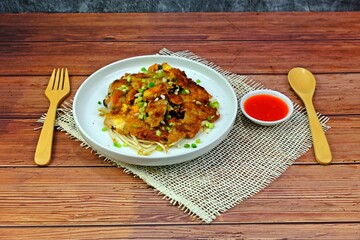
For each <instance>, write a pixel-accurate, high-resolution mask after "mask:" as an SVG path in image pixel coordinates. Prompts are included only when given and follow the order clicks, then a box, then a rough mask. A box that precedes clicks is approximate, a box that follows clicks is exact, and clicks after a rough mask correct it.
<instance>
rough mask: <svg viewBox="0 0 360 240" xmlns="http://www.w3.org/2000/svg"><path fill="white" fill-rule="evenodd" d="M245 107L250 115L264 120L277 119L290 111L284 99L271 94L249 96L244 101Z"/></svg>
mask: <svg viewBox="0 0 360 240" xmlns="http://www.w3.org/2000/svg"><path fill="white" fill-rule="evenodd" d="M244 109H245V111H246V113H247V114H248V115H250V116H251V117H253V118H256V119H258V120H262V121H277V120H280V119H282V118H284V117H285V116H286V115H287V114H288V112H289V108H288V106H287V105H286V103H285V102H284V101H283V100H282V99H280V98H278V97H275V96H272V95H269V94H259V95H254V96H251V97H249V98H248V99H247V100H246V101H245V103H244Z"/></svg>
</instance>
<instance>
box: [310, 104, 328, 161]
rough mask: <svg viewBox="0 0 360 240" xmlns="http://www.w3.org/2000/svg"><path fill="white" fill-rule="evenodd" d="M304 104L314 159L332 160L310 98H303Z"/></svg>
mask: <svg viewBox="0 0 360 240" xmlns="http://www.w3.org/2000/svg"><path fill="white" fill-rule="evenodd" d="M304 104H305V108H306V111H307V114H308V118H309V124H310V131H311V135H312V139H313V145H314V152H315V158H316V161H317V162H318V163H320V164H329V163H330V162H331V160H332V155H331V151H330V147H329V144H328V141H327V139H326V136H325V133H324V131H323V129H322V126H321V124H320V122H319V119H318V117H317V115H316V112H315V108H314V105H313V103H312V101H311V100H305V101H304Z"/></svg>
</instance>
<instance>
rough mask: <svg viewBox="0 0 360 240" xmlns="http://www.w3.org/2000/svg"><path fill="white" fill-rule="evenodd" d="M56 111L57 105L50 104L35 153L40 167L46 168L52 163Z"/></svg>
mask: <svg viewBox="0 0 360 240" xmlns="http://www.w3.org/2000/svg"><path fill="white" fill-rule="evenodd" d="M56 109H57V105H56V104H52V103H51V102H50V106H49V109H48V111H47V113H46V118H45V121H44V124H43V127H42V130H41V133H40V137H39V141H38V144H37V146H36V151H35V157H34V160H35V163H36V164H37V165H39V166H46V165H48V164H49V163H50V161H51V151H52V145H53V144H52V142H53V135H54V124H55V117H56Z"/></svg>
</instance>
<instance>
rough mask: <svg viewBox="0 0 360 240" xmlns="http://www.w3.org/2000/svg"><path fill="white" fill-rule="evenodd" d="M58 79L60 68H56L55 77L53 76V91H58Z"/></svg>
mask: <svg viewBox="0 0 360 240" xmlns="http://www.w3.org/2000/svg"><path fill="white" fill-rule="evenodd" d="M59 77H60V68H58V69H57V71H56V75H55V85H54V87H53V90H57V89H59V83H60V80H59Z"/></svg>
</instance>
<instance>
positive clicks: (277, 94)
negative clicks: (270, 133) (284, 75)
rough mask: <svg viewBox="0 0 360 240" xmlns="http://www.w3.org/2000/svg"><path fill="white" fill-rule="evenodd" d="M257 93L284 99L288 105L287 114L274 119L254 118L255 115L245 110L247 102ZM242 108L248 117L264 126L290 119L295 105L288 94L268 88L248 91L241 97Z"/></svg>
mask: <svg viewBox="0 0 360 240" xmlns="http://www.w3.org/2000/svg"><path fill="white" fill-rule="evenodd" d="M257 95H270V96H273V97H277V98H279V99H280V100H282V102H284V103H285V104H286V106H287V107H288V112H287V114H286V115H285V116H284V117H282V118H281V119H278V120H274V121H267V120H260V119H257V118H254V117H252V116H250V115H249V114H248V113H247V112H246V111H245V102H246V101H247V100H248V99H249V98H251V97H254V96H257ZM240 108H241V111H242V112H243V114H244V115H245V116H246V117H247V118H248V119H250V120H251V121H252V122H254V123H257V124H259V125H262V126H273V125H276V124H279V123H282V122H284V121H286V120H288V119H289V118H290V117H291V115H292V114H293V111H294V105H293V103H292V101H291V100H290V99H289V98H288V97H287V96H285V95H284V94H282V93H280V92H278V91H274V90H268V89H261V90H254V91H250V92H248V93H247V94H245V95H244V96H243V97H242V98H241V101H240Z"/></svg>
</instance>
